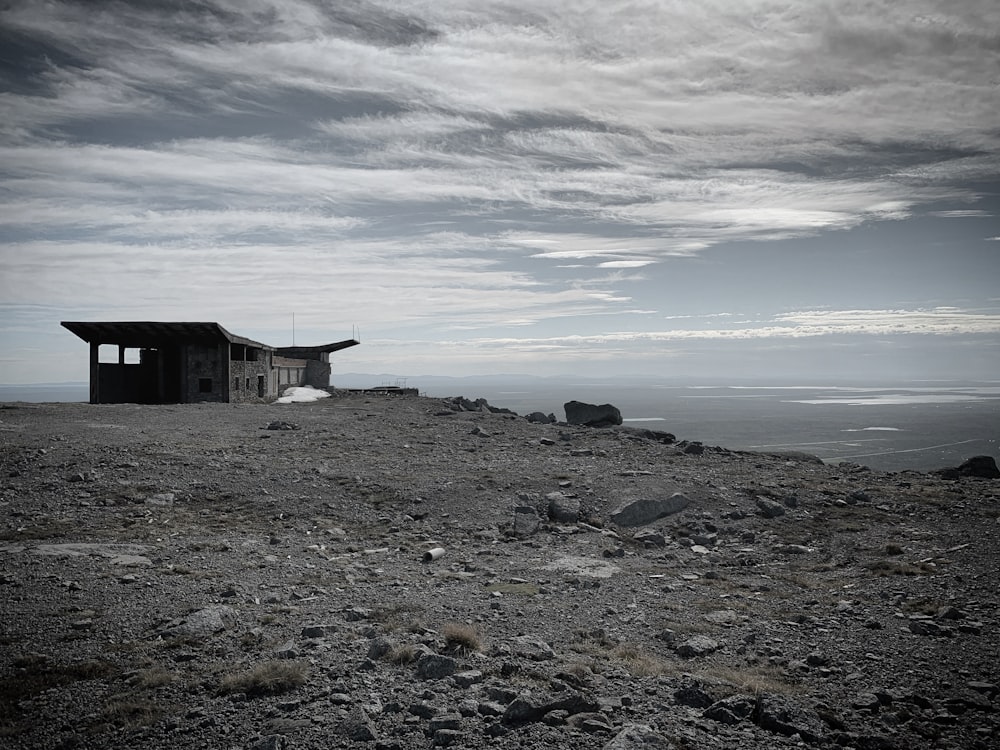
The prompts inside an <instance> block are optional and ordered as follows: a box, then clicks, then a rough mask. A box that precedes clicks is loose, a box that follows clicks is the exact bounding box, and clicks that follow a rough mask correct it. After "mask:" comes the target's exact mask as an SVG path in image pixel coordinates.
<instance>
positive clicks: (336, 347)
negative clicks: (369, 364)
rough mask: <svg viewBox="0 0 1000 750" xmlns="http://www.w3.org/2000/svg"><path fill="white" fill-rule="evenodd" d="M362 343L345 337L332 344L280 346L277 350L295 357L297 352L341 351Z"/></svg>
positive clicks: (321, 352)
mask: <svg viewBox="0 0 1000 750" xmlns="http://www.w3.org/2000/svg"><path fill="white" fill-rule="evenodd" d="M360 343H361V342H360V341H355V340H354V339H345V340H344V341H337V342H334V343H332V344H320V345H319V346H279V347H278V348H277V349H275V351H277V352H279V353H281V354H284V355H285V356H286V357H289V356H292V357H293V356H295V355H296V354H329V353H330V352H339V351H340V350H341V349H346V348H347V347H349V346H357V345H358V344H360Z"/></svg>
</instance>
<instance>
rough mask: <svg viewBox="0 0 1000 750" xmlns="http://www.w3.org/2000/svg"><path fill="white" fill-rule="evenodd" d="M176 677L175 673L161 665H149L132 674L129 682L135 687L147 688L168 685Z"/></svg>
mask: <svg viewBox="0 0 1000 750" xmlns="http://www.w3.org/2000/svg"><path fill="white" fill-rule="evenodd" d="M176 679H177V675H176V674H175V673H173V672H171V671H170V670H169V669H164V668H163V667H150V668H149V669H143V670H142V671H141V672H137V673H136V674H135V675H133V676H132V678H131V679H130V680H129V682H130V683H131V684H132V685H133V686H134V687H136V688H139V689H149V688H158V687H163V686H164V685H169V684H170V683H171V682H173V681H174V680H176Z"/></svg>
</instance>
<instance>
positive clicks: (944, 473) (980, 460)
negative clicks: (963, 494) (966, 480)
mask: <svg viewBox="0 0 1000 750" xmlns="http://www.w3.org/2000/svg"><path fill="white" fill-rule="evenodd" d="M934 473H935V474H937V475H938V476H939V477H941V478H942V479H959V478H961V477H980V478H982V479H1000V469H998V468H997V462H996V460H995V459H994V458H993V456H973V457H972V458H970V459H969V460H968V461H965V462H964V463H962V465H961V466H953V467H951V468H949V469H938V470H937V471H936V472H934Z"/></svg>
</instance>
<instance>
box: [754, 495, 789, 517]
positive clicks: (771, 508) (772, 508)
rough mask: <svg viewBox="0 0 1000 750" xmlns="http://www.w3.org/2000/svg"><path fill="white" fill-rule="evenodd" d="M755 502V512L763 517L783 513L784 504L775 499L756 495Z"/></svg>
mask: <svg viewBox="0 0 1000 750" xmlns="http://www.w3.org/2000/svg"><path fill="white" fill-rule="evenodd" d="M755 502H756V504H757V512H758V513H759V514H760V515H761V516H763V517H764V518H778V517H780V516H783V515H785V506H784V505H782V504H781V503H779V502H777V501H775V500H771V499H770V498H766V497H758V498H756V500H755Z"/></svg>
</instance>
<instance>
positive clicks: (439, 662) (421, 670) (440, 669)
mask: <svg viewBox="0 0 1000 750" xmlns="http://www.w3.org/2000/svg"><path fill="white" fill-rule="evenodd" d="M457 669H458V662H457V661H456V660H455V659H453V658H452V657H450V656H442V655H440V654H424V655H423V656H421V657H420V658H419V659H417V677H419V678H420V679H421V680H440V679H441V678H443V677H448V676H450V675H453V674H454V673H455V672H456V671H457Z"/></svg>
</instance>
